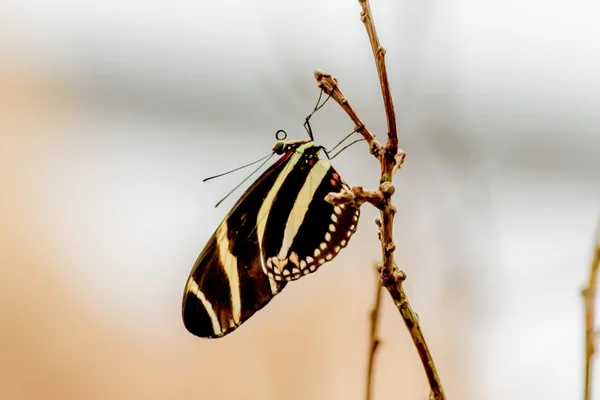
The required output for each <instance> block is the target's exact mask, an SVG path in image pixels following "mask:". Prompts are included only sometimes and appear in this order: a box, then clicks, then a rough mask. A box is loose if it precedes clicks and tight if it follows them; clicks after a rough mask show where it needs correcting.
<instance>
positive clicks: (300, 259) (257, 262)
mask: <svg viewBox="0 0 600 400" xmlns="http://www.w3.org/2000/svg"><path fill="white" fill-rule="evenodd" d="M321 149H322V147H320V146H317V145H315V144H314V142H313V141H283V140H278V141H277V142H276V143H275V144H274V146H273V151H274V152H275V153H276V154H279V155H280V158H279V159H278V160H277V161H276V162H275V163H274V164H273V165H272V166H271V167H270V168H268V169H267V170H266V171H265V172H264V173H263V174H262V175H261V176H260V177H259V178H258V179H257V180H256V181H255V182H254V183H253V184H252V185H251V186H250V188H249V189H247V190H246V192H245V193H244V194H243V195H242V197H241V198H240V199H239V200H238V202H237V203H236V204H235V205H234V206H233V208H232V209H231V211H230V212H229V213H228V214H227V216H226V217H225V218H224V219H223V221H222V222H221V224H220V225H219V227H218V228H217V230H216V232H215V233H214V235H213V236H212V237H211V238H210V240H209V241H208V243H207V244H206V246H205V247H204V249H203V250H202V252H201V253H200V255H199V257H198V258H197V260H196V262H195V264H194V267H193V268H192V271H191V273H190V275H189V277H188V281H187V284H186V287H185V292H184V296H183V310H182V312H183V322H184V325H185V327H186V328H187V330H188V331H189V332H191V333H192V334H194V335H196V336H199V337H205V338H218V337H222V336H225V335H226V334H228V333H230V332H232V331H233V330H235V329H236V328H237V327H238V326H240V325H241V324H242V323H243V322H244V321H246V320H247V319H248V318H250V317H251V316H252V315H253V314H254V313H255V312H256V311H258V310H260V309H261V308H263V307H264V306H265V305H266V304H267V303H268V302H269V301H270V300H271V299H272V298H273V297H274V296H275V295H276V294H278V293H279V292H281V291H282V290H283V288H284V287H285V286H286V284H287V283H288V282H289V281H292V280H297V279H299V278H300V277H302V276H305V275H308V274H310V273H312V272H315V271H316V270H317V269H318V268H319V267H320V266H321V265H323V264H324V263H326V262H328V261H331V260H332V259H333V258H334V257H335V256H336V255H337V254H338V253H339V251H340V250H341V249H342V248H344V247H345V246H347V244H348V241H349V240H350V237H351V236H352V234H353V233H354V232H355V230H356V226H357V224H358V219H359V216H360V213H359V209H358V208H355V207H353V206H352V205H340V206H333V205H332V204H330V203H327V202H326V201H325V196H326V195H327V194H328V193H330V192H340V191H341V190H343V189H348V185H347V184H346V183H345V182H344V181H343V180H342V179H341V178H340V176H339V174H338V173H337V172H336V171H335V169H334V168H333V167H332V166H331V164H330V163H329V162H328V161H327V160H324V159H321V158H319V152H320V150H321Z"/></svg>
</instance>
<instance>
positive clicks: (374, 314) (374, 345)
mask: <svg viewBox="0 0 600 400" xmlns="http://www.w3.org/2000/svg"><path fill="white" fill-rule="evenodd" d="M378 269H379V268H378ZM375 291H376V293H377V294H376V295H375V305H374V306H373V309H372V310H371V337H370V343H371V345H370V348H369V366H368V368H367V393H366V399H367V400H371V395H372V392H373V389H372V388H373V371H374V367H375V352H376V351H377V349H378V348H379V345H380V344H381V340H379V337H377V328H378V325H379V310H380V309H381V292H382V287H381V283H380V282H379V279H378V280H377V287H376V288H375Z"/></svg>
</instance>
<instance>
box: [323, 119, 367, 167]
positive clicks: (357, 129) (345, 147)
mask: <svg viewBox="0 0 600 400" xmlns="http://www.w3.org/2000/svg"><path fill="white" fill-rule="evenodd" d="M361 128H362V126H360V127H358V128H356V129H355V130H353V131H352V132H350V133H349V134H348V135H346V137H344V138H343V139H342V140H340V141H339V142H338V144H336V145H335V146H333V148H331V149H328V150H327V149H323V152H324V153H325V155H326V156H327V158H328V159H330V160H333V159H334V158H335V157H337V156H338V155H339V154H340V153H341V152H342V151H344V150H346V149H347V148H348V147H350V146H352V145H353V144H355V143H358V142H361V141H363V140H365V139H364V138H361V139H357V140H355V141H354V142H352V143H350V144H347V145H346V146H344V147H342V149H341V150H340V151H338V152H337V153H335V155H333V156H330V155H329V153H332V152H333V151H334V150H335V149H337V148H338V147H339V146H340V145H341V144H342V143H344V142H345V141H346V139H348V138H349V137H350V136H352V135H354V134H355V133H356V132H358V131H359V130H360V129H361Z"/></svg>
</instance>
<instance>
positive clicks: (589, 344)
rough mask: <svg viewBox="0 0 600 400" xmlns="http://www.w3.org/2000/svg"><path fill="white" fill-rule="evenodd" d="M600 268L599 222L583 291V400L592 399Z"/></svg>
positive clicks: (599, 222)
mask: <svg viewBox="0 0 600 400" xmlns="http://www.w3.org/2000/svg"><path fill="white" fill-rule="evenodd" d="M598 268H600V221H598V228H597V229H596V237H595V240H594V255H593V256H592V263H591V265H590V276H589V278H588V282H587V285H586V287H585V288H584V289H583V291H582V294H583V301H584V307H585V383H584V384H585V386H584V394H583V400H591V399H592V380H591V379H592V359H593V358H594V353H595V351H596V334H595V330H594V326H595V324H594V313H595V308H596V307H595V302H596V289H597V278H598Z"/></svg>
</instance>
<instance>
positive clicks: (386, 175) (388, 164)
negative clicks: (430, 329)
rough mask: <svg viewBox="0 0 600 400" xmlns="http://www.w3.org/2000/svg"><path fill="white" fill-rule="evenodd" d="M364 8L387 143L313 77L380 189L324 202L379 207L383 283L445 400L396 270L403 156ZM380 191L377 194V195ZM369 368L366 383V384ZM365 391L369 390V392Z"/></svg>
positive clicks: (332, 87)
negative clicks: (360, 142) (360, 147)
mask: <svg viewBox="0 0 600 400" xmlns="http://www.w3.org/2000/svg"><path fill="white" fill-rule="evenodd" d="M358 1H359V3H360V5H361V8H362V12H361V14H360V16H361V20H362V22H363V23H364V25H365V28H366V30H367V33H368V35H369V41H370V43H371V49H372V51H373V56H374V58H375V64H376V65H377V73H378V75H379V83H380V85H381V93H382V96H383V103H384V106H385V114H386V118H387V126H388V138H387V142H386V144H385V146H383V145H382V144H381V143H379V142H378V141H377V140H376V139H375V135H374V134H373V133H371V132H370V131H369V130H368V129H367V127H366V126H365V124H364V123H363V122H362V121H361V119H360V118H359V117H358V115H357V114H356V112H355V111H354V109H353V108H352V107H351V106H350V103H349V102H348V99H347V98H346V96H344V94H343V93H342V91H341V89H340V88H339V86H338V81H337V79H335V78H334V77H333V76H332V75H331V74H328V73H326V72H323V71H318V70H317V71H316V72H315V79H316V80H317V84H318V86H319V87H320V88H321V90H323V91H324V92H325V93H327V94H329V95H331V97H332V98H333V99H334V100H335V101H336V102H337V103H338V104H339V105H340V106H341V107H342V108H343V109H344V111H346V113H347V114H348V115H349V116H350V118H351V119H352V121H353V122H354V124H355V127H356V128H355V129H356V131H357V132H359V133H360V134H361V135H362V136H363V138H364V139H365V140H366V142H367V143H368V144H369V149H370V152H371V154H373V155H374V156H375V157H376V158H377V159H378V160H379V162H380V164H381V177H380V180H379V182H380V187H379V190H378V191H365V190H363V189H362V187H358V186H357V187H354V188H352V190H351V191H347V192H344V193H341V194H329V195H328V196H327V198H326V200H327V201H329V202H331V203H333V204H340V203H353V204H355V205H357V206H360V205H362V204H364V203H365V202H368V203H371V204H372V205H374V206H375V207H377V208H378V209H379V210H380V215H381V220H380V221H379V222H378V226H379V239H380V241H381V255H382V263H381V266H382V268H381V272H380V273H381V284H382V285H383V286H384V287H385V288H386V289H387V291H388V292H389V293H390V295H391V296H392V299H393V300H394V304H395V305H396V307H397V308H398V310H399V311H400V314H401V315H402V318H403V319H404V323H405V325H406V327H407V329H408V331H409V332H410V334H411V336H412V338H413V342H414V343H415V347H416V349H417V351H418V353H419V356H420V358H421V362H422V363H423V367H424V368H425V373H426V375H427V379H428V381H429V386H430V388H431V393H430V398H432V399H435V400H444V399H445V395H444V390H443V389H442V384H441V381H440V378H439V376H438V373H437V370H436V367H435V364H434V362H433V358H432V356H431V353H430V352H429V349H428V347H427V343H426V342H425V338H424V336H423V333H422V331H421V328H420V325H419V320H418V318H417V315H416V314H415V312H414V311H413V310H412V308H411V307H410V304H409V302H408V299H407V297H406V293H405V292H404V289H403V287H402V283H403V282H404V280H405V279H406V275H405V274H404V272H402V271H400V270H399V269H398V267H397V265H396V262H395V260H394V250H395V249H396V245H395V244H394V240H393V226H394V215H395V213H396V208H395V207H394V206H393V204H392V202H391V196H392V195H393V193H394V186H393V184H392V177H393V175H394V174H395V173H396V172H397V171H398V170H399V169H400V167H401V165H402V163H403V161H404V157H405V154H404V152H403V151H402V150H401V149H399V148H398V133H397V128H396V114H395V111H394V103H393V101H392V95H391V92H390V86H389V82H388V77H387V70H386V66H385V50H384V49H383V47H381V45H380V43H379V38H378V37H377V32H376V31H375V25H374V23H373V16H372V14H371V7H370V5H369V1H368V0H358ZM378 192H379V193H378ZM370 371H371V367H369V377H368V378H367V379H368V382H370V379H371V377H370ZM368 395H369V394H368Z"/></svg>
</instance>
